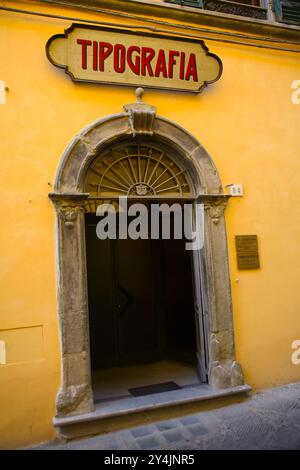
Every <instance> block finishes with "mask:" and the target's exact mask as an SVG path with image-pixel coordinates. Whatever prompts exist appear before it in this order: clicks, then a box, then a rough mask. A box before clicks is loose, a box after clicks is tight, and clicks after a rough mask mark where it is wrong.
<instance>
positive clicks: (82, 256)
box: [49, 193, 93, 416]
mask: <svg viewBox="0 0 300 470" xmlns="http://www.w3.org/2000/svg"><path fill="white" fill-rule="evenodd" d="M87 196H88V195H87V194H58V193H51V194H49V197H50V199H51V200H52V202H53V204H54V206H55V211H56V224H57V227H56V233H57V276H58V279H57V283H58V286H57V287H58V312H59V327H60V341H61V356H62V383H61V388H60V390H59V392H58V394H57V399H56V407H57V416H68V415H74V414H80V413H85V412H90V411H92V410H93V395H92V388H91V373H90V349H89V328H88V294H87V275H86V247H85V222H84V202H85V200H86V198H87Z"/></svg>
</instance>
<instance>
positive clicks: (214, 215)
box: [201, 194, 230, 225]
mask: <svg viewBox="0 0 300 470" xmlns="http://www.w3.org/2000/svg"><path fill="white" fill-rule="evenodd" d="M229 198H230V195H223V194H222V195H216V196H203V197H202V198H201V199H202V200H203V202H204V209H205V211H206V212H207V213H208V215H209V216H210V218H211V219H212V221H213V223H214V224H215V225H217V224H218V223H219V222H220V219H221V217H222V216H223V214H224V211H225V208H226V206H227V202H228V199H229Z"/></svg>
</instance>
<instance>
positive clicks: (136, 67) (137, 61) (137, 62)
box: [127, 46, 141, 75]
mask: <svg viewBox="0 0 300 470" xmlns="http://www.w3.org/2000/svg"><path fill="white" fill-rule="evenodd" d="M140 51H141V49H140V48H139V47H137V46H130V47H128V51H127V63H128V65H129V67H130V69H131V70H132V71H133V73H135V74H136V75H139V74H140V66H141V58H140V56H139V55H136V56H135V58H134V59H133V60H132V54H133V53H134V52H136V53H137V54H140Z"/></svg>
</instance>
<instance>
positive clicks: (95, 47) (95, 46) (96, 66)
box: [93, 41, 98, 71]
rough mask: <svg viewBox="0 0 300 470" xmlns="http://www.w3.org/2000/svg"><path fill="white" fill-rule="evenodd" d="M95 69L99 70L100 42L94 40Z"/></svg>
mask: <svg viewBox="0 0 300 470" xmlns="http://www.w3.org/2000/svg"><path fill="white" fill-rule="evenodd" d="M93 70H95V71H97V70H98V42H97V41H93Z"/></svg>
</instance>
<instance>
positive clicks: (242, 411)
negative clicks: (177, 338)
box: [34, 382, 300, 450]
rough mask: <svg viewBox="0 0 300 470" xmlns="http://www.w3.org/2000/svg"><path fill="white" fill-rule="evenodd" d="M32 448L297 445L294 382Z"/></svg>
mask: <svg viewBox="0 0 300 470" xmlns="http://www.w3.org/2000/svg"><path fill="white" fill-rule="evenodd" d="M34 449H37V450H96V449H99V450H101V449H102V450H141V449H145V450H159V449H161V450H162V449H164V450H175V449H179V450H188V449H190V450H196V449H200V450H205V449H210V450H212V449H216V450H225V449H226V450H242V449H243V450H248V449H249V450H250V449H253V450H255V449H269V450H275V449H288V450H296V449H298V450H300V382H297V383H295V384H289V385H285V386H283V387H277V388H273V389H269V390H267V391H263V392H260V393H256V394H253V395H251V396H250V397H249V398H248V399H246V400H245V401H243V402H242V403H237V404H233V405H228V406H224V407H221V408H217V409H214V410H210V411H205V412H199V413H196V414H193V415H188V416H181V417H178V418H176V419H174V418H173V419H170V420H165V421H158V422H155V423H152V424H149V425H145V426H138V427H135V428H131V429H126V430H122V431H118V432H112V433H109V434H105V435H99V436H94V437H89V438H83V439H79V440H73V441H69V442H66V443H62V442H57V443H56V442H55V443H49V444H44V445H40V446H36V447H34Z"/></svg>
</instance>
